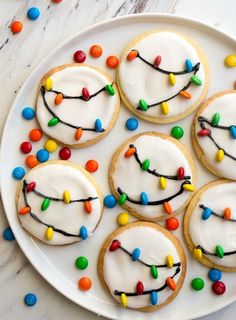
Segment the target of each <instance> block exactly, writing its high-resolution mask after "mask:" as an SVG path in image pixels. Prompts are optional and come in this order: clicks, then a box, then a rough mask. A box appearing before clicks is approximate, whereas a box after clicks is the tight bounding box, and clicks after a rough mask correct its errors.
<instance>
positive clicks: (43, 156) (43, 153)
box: [36, 149, 49, 162]
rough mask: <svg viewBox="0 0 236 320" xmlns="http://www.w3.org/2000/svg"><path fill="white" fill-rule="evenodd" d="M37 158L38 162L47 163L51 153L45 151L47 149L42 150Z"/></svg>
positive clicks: (37, 154)
mask: <svg viewBox="0 0 236 320" xmlns="http://www.w3.org/2000/svg"><path fill="white" fill-rule="evenodd" d="M36 157H37V159H38V161H40V162H46V161H48V159H49V152H48V151H47V150H45V149H40V150H39V151H38V152H37V153H36Z"/></svg>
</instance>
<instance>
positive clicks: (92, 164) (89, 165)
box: [85, 159, 99, 173]
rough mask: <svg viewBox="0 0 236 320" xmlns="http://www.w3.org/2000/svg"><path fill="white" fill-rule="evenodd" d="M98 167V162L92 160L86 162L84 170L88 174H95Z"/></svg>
mask: <svg viewBox="0 0 236 320" xmlns="http://www.w3.org/2000/svg"><path fill="white" fill-rule="evenodd" d="M98 167H99V165H98V162H97V161H96V160H93V159H91V160H88V161H87V162H86V165H85V169H86V170H87V171H88V172H90V173H93V172H96V171H97V170H98Z"/></svg>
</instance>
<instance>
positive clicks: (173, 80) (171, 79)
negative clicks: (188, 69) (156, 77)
mask: <svg viewBox="0 0 236 320" xmlns="http://www.w3.org/2000/svg"><path fill="white" fill-rule="evenodd" d="M169 84H170V85H171V86H174V85H175V84H176V78H175V75H174V74H173V73H170V74H169Z"/></svg>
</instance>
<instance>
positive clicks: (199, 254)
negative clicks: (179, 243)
mask: <svg viewBox="0 0 236 320" xmlns="http://www.w3.org/2000/svg"><path fill="white" fill-rule="evenodd" d="M193 257H194V258H195V259H196V260H197V261H200V260H201V259H202V250H201V249H200V248H194V249H193Z"/></svg>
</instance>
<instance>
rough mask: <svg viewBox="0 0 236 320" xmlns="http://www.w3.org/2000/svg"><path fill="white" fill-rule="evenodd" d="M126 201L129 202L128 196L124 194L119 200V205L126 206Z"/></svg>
mask: <svg viewBox="0 0 236 320" xmlns="http://www.w3.org/2000/svg"><path fill="white" fill-rule="evenodd" d="M126 200H127V194H126V193H122V194H121V195H120V197H119V199H118V203H119V205H120V206H122V205H123V204H125V202H126Z"/></svg>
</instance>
